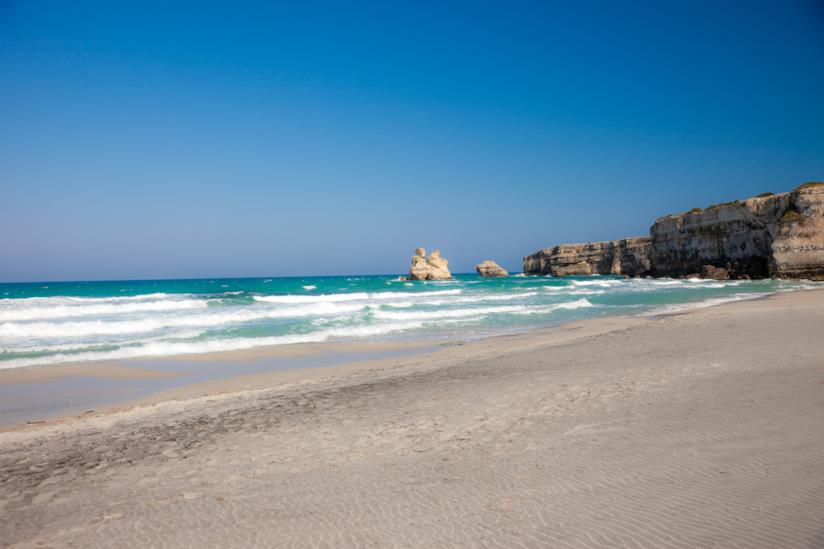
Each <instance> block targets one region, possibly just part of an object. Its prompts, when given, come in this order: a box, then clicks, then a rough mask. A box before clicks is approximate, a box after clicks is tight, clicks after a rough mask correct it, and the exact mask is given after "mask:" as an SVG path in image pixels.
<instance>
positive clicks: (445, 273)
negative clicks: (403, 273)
mask: <svg viewBox="0 0 824 549" xmlns="http://www.w3.org/2000/svg"><path fill="white" fill-rule="evenodd" d="M450 278H452V273H450V272H449V261H447V260H446V259H444V258H443V257H441V252H440V250H435V251H433V252H432V253H431V254H429V257H426V250H424V249H423V248H418V249H416V250H415V255H413V256H412V265H411V266H410V267H409V279H410V280H449V279H450Z"/></svg>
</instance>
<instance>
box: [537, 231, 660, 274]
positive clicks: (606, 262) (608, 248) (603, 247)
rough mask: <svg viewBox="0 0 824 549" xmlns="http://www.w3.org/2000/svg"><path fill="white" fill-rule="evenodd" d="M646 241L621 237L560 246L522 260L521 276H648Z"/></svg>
mask: <svg viewBox="0 0 824 549" xmlns="http://www.w3.org/2000/svg"><path fill="white" fill-rule="evenodd" d="M649 249H650V239H649V238H647V237H637V238H624V239H621V240H608V241H605V242H590V243H588V244H561V245H559V246H555V247H552V248H545V249H543V250H541V251H539V252H536V253H534V254H532V255H529V256H527V257H525V258H524V273H526V274H543V275H547V274H549V275H552V276H568V275H593V274H605V275H606V274H614V275H625V276H642V275H645V274H647V273H649V270H650V262H649Z"/></svg>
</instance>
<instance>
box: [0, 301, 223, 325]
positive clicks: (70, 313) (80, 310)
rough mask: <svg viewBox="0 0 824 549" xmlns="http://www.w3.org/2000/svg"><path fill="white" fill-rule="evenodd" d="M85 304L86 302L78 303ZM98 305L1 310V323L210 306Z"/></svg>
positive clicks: (202, 303)
mask: <svg viewBox="0 0 824 549" xmlns="http://www.w3.org/2000/svg"><path fill="white" fill-rule="evenodd" d="M76 303H84V302H76ZM95 303H98V304H96V305H85V304H83V305H51V306H44V305H42V304H41V305H36V306H33V307H28V308H19V307H15V308H7V309H5V310H4V309H2V308H0V322H9V321H20V320H39V319H49V318H68V317H83V316H99V315H117V314H125V313H142V312H148V311H176V310H183V309H205V308H207V307H208V306H209V304H208V303H207V302H206V301H205V300H197V299H182V300H169V301H145V300H143V301H131V302H123V303H119V302H115V303H101V302H95Z"/></svg>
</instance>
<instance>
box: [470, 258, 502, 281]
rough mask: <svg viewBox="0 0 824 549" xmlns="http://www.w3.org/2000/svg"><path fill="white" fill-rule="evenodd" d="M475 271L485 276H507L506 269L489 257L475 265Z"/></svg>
mask: <svg viewBox="0 0 824 549" xmlns="http://www.w3.org/2000/svg"><path fill="white" fill-rule="evenodd" d="M475 272H477V273H478V274H479V275H481V276H483V277H485V278H501V277H505V276H509V273H508V272H507V271H506V269H504V268H503V267H501V266H500V265H498V264H497V263H495V262H494V261H492V260H491V259H487V260H485V261H483V262H481V263H478V264H477V265H475Z"/></svg>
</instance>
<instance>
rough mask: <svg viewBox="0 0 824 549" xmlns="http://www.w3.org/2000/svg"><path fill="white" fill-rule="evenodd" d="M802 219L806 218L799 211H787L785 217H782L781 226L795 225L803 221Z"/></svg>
mask: <svg viewBox="0 0 824 549" xmlns="http://www.w3.org/2000/svg"><path fill="white" fill-rule="evenodd" d="M802 219H804V216H803V215H801V214H800V213H798V212H797V211H795V210H787V211H786V212H784V215H782V216H781V224H782V225H786V224H789V223H795V222H797V221H801V220H802Z"/></svg>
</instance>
